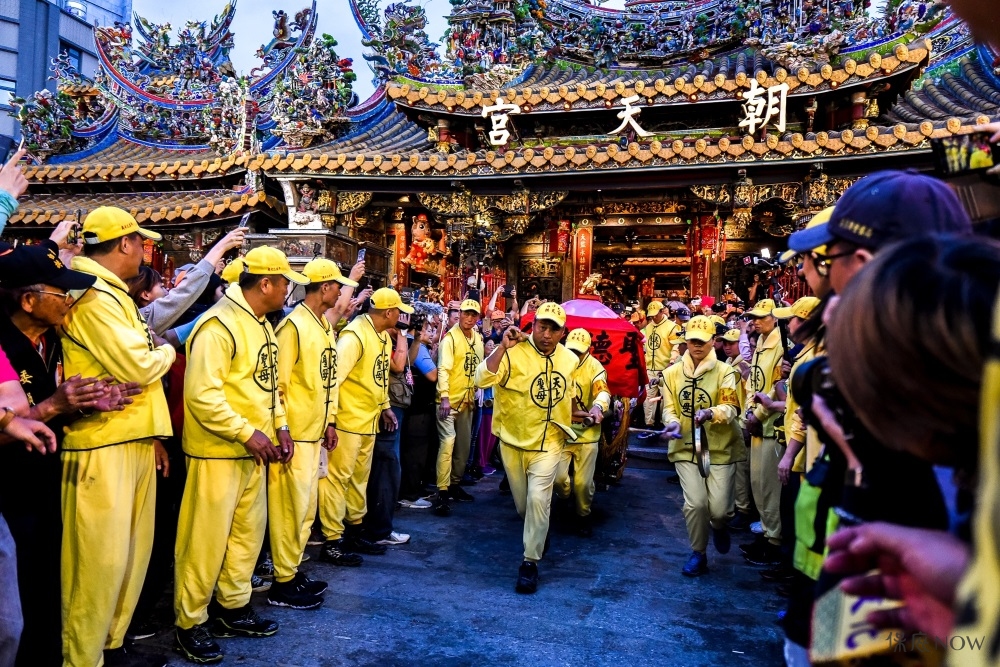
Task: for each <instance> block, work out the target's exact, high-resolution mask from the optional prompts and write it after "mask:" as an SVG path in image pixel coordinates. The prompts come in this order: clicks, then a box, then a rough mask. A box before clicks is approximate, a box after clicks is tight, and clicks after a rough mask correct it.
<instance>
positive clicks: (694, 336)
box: [684, 315, 715, 342]
mask: <svg viewBox="0 0 1000 667" xmlns="http://www.w3.org/2000/svg"><path fill="white" fill-rule="evenodd" d="M713 338H715V322H713V321H712V320H711V319H710V318H708V317H705V316H704V315H695V316H694V317H692V318H691V319H690V320H688V323H687V325H685V327H684V340H700V341H702V342H706V341H710V340H712V339H713Z"/></svg>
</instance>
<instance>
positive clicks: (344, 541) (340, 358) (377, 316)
mask: <svg viewBox="0 0 1000 667" xmlns="http://www.w3.org/2000/svg"><path fill="white" fill-rule="evenodd" d="M369 302H370V304H371V305H370V307H369V308H368V313H367V314H366V315H359V316H358V317H356V318H354V320H352V321H351V323H350V324H348V325H347V326H346V327H344V330H343V331H341V332H340V338H339V340H337V386H338V388H339V391H338V394H339V398H338V407H337V408H336V410H335V412H336V423H335V426H336V431H337V448H336V449H334V450H333V451H332V452H331V453H330V461H329V468H328V470H327V474H326V478H325V482H324V483H323V486H322V491H321V497H320V520H321V521H322V523H323V537H324V538H325V540H326V542H325V543H324V545H323V549H322V550H321V552H320V560H323V561H326V562H329V563H333V564H335V565H349V566H357V565H361V562H362V560H361V557H360V556H358V555H357V554H358V553H364V554H371V555H379V554H384V553H385V549H386V548H385V546H383V545H381V544H375V543H374V542H372V541H371V540H369V539H367V538H365V537H364V535H362V533H361V520H362V519H363V518H364V516H365V512H366V511H367V508H368V506H367V490H368V476H369V474H370V473H371V469H372V453H373V451H374V449H375V434H376V433H378V426H379V419H381V420H382V421H383V423H384V424H385V426H386V428H387V429H388V430H394V429H396V428H399V424H397V423H396V415H395V414H393V412H392V410H391V409H390V407H389V370H390V366H389V351H390V350H391V349H392V344H391V342H390V341H389V335H388V334H387V333H386V331H387V330H388V329H392V328H394V327H395V326H396V323H397V322H398V321H399V313H400V312H403V313H413V308H412V307H410V306H408V305H406V304H405V303H403V299H402V298H401V297H400V296H399V293H398V292H397V291H396V290H394V289H392V288H389V287H383V288H381V289H377V290H375V292H373V293H372V295H371V298H370V299H369ZM402 352H403V353H404V354H405V352H406V350H405V348H404V349H403V350H402ZM350 552H354V553H350Z"/></svg>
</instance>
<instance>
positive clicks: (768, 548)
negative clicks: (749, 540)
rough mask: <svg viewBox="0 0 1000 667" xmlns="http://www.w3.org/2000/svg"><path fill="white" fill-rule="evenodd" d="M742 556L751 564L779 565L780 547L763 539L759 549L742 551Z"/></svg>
mask: <svg viewBox="0 0 1000 667" xmlns="http://www.w3.org/2000/svg"><path fill="white" fill-rule="evenodd" d="M743 558H744V560H746V562H748V563H750V564H751V565H780V564H781V547H779V546H778V545H776V544H771V543H770V542H767V541H765V542H764V544H763V546H761V547H760V548H759V549H752V550H750V552H749V553H748V552H744V553H743Z"/></svg>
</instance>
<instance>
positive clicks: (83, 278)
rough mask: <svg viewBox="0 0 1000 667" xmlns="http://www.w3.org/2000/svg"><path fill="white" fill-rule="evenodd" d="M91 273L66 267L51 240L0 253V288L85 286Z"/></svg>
mask: <svg viewBox="0 0 1000 667" xmlns="http://www.w3.org/2000/svg"><path fill="white" fill-rule="evenodd" d="M95 280H97V278H96V277H95V276H92V275H90V274H89V273H82V272H80V271H74V270H72V269H68V268H66V265H65V264H63V263H62V261H61V260H60V259H59V252H58V250H57V248H56V245H55V244H54V243H51V242H49V241H46V242H44V243H40V244H38V245H19V246H17V247H16V248H14V249H13V250H10V251H8V252H4V253H3V254H2V255H0V287H6V288H15V287H27V286H28V285H35V284H43V285H52V286H53V287H58V288H59V289H63V290H79V289H87V288H88V287H91V286H93V284H94V281H95Z"/></svg>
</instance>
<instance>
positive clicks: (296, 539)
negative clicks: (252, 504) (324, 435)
mask: <svg viewBox="0 0 1000 667" xmlns="http://www.w3.org/2000/svg"><path fill="white" fill-rule="evenodd" d="M320 449H322V447H321V446H320V443H319V441H317V442H296V443H295V454H294V455H293V456H292V460H291V461H289V462H288V463H272V464H271V465H269V466H268V471H267V521H268V527H269V528H270V532H271V559H272V560H273V561H274V578H275V580H276V581H278V582H281V583H284V582H286V581H291V580H292V579H294V578H295V573H296V572H298V571H299V564H300V563H301V562H302V554H303V553H304V552H305V550H306V543H307V542H308V541H309V532H310V530H311V529H312V524H313V519H315V518H316V498H317V490H318V488H319V457H320Z"/></svg>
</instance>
